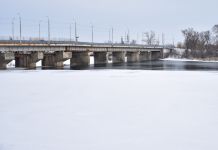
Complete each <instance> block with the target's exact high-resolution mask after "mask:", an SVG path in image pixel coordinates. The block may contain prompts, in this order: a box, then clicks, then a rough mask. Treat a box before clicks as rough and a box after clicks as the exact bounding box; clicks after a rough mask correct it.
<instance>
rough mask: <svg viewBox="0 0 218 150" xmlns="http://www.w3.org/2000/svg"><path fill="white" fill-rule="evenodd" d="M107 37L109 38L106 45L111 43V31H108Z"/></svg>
mask: <svg viewBox="0 0 218 150" xmlns="http://www.w3.org/2000/svg"><path fill="white" fill-rule="evenodd" d="M108 33H109V34H108V36H109V39H108V43H111V29H109V32H108Z"/></svg>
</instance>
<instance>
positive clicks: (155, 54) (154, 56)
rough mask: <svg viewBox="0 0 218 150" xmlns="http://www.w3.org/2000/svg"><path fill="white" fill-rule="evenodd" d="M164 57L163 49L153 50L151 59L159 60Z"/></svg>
mask: <svg viewBox="0 0 218 150" xmlns="http://www.w3.org/2000/svg"><path fill="white" fill-rule="evenodd" d="M161 58H162V52H161V51H152V52H151V60H159V59H161Z"/></svg>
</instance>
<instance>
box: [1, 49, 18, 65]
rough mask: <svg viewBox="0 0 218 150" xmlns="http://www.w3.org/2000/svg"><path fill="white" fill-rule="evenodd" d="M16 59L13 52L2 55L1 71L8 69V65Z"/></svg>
mask: <svg viewBox="0 0 218 150" xmlns="http://www.w3.org/2000/svg"><path fill="white" fill-rule="evenodd" d="M14 59H15V57H14V53H12V52H7V53H0V69H6V68H7V64H8V63H9V62H11V61H12V60H14Z"/></svg>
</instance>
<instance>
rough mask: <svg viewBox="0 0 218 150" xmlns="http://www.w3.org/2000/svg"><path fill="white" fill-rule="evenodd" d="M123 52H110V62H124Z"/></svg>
mask: <svg viewBox="0 0 218 150" xmlns="http://www.w3.org/2000/svg"><path fill="white" fill-rule="evenodd" d="M125 55H126V53H125V52H112V62H113V63H124V62H125Z"/></svg>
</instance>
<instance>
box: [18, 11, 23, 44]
mask: <svg viewBox="0 0 218 150" xmlns="http://www.w3.org/2000/svg"><path fill="white" fill-rule="evenodd" d="M18 16H19V23H20V44H21V43H22V22H21V16H20V14H19V13H18Z"/></svg>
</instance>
